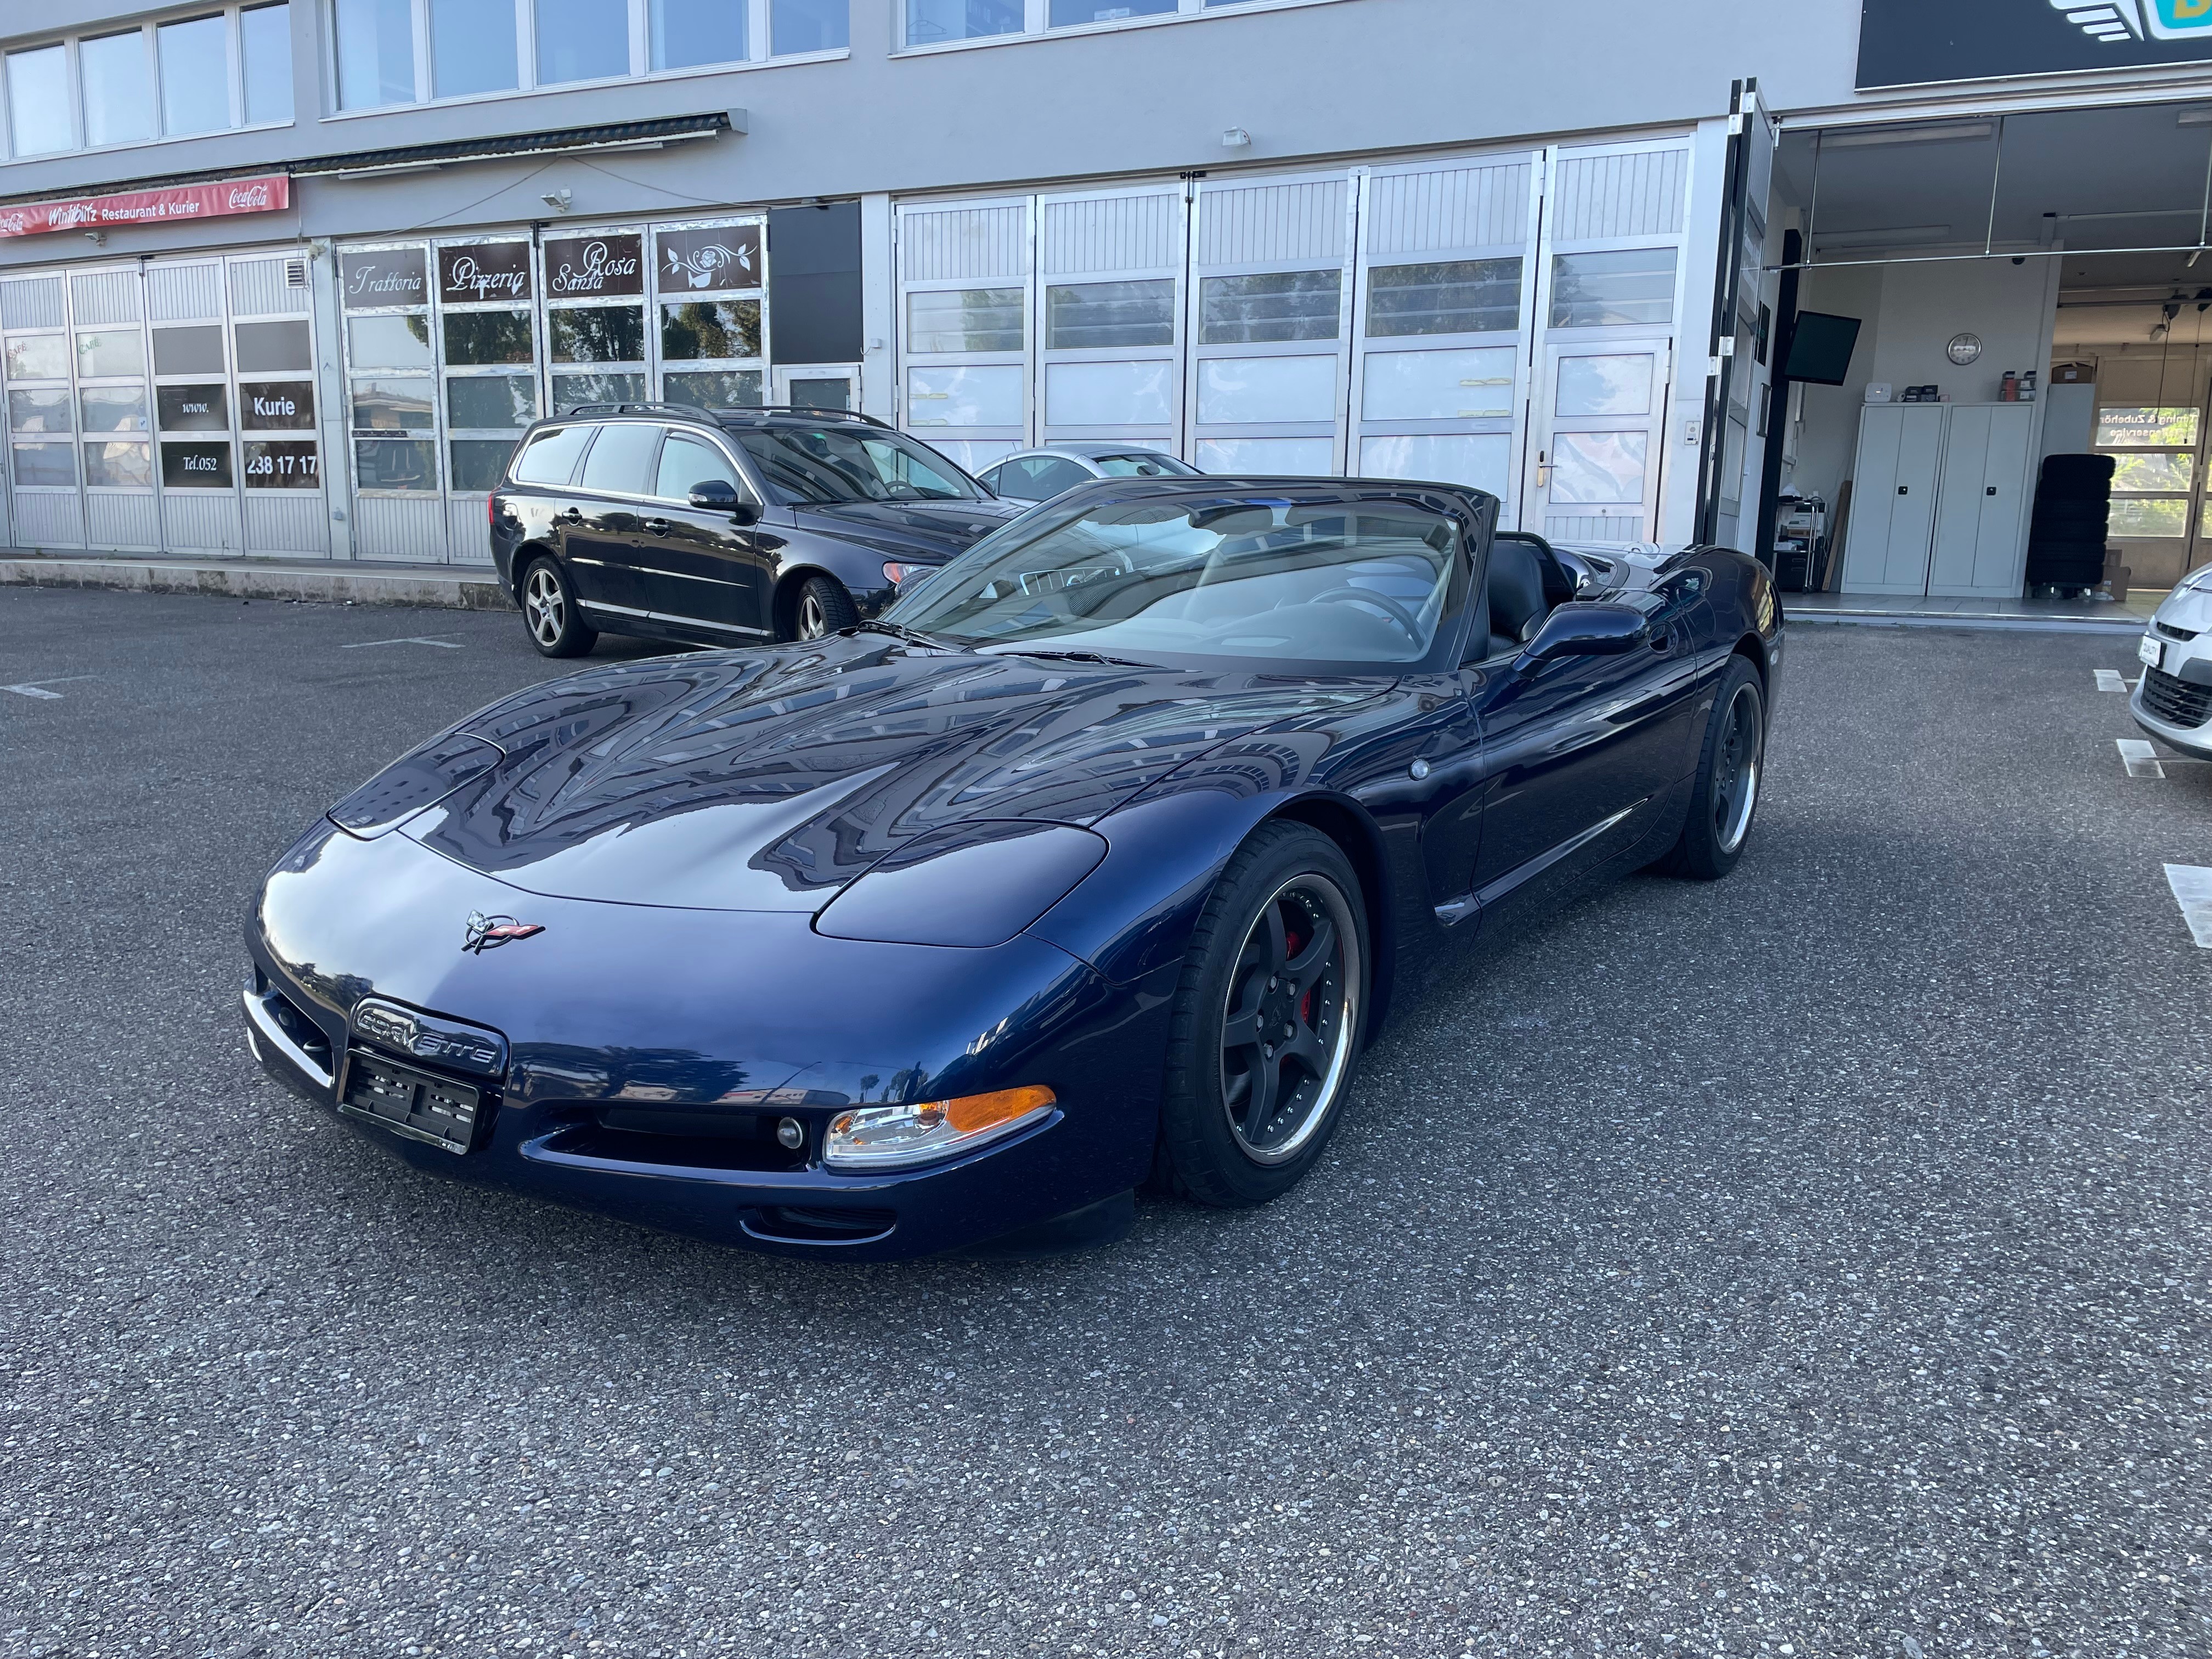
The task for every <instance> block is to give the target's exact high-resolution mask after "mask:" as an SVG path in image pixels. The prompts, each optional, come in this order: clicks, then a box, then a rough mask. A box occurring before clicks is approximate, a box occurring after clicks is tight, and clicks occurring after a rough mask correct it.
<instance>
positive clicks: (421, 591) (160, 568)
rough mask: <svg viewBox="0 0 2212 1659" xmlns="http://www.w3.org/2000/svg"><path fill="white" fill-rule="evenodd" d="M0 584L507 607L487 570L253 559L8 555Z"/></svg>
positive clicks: (2, 559) (0, 559) (1, 560)
mask: <svg viewBox="0 0 2212 1659" xmlns="http://www.w3.org/2000/svg"><path fill="white" fill-rule="evenodd" d="M0 583H15V584H19V585H23V586H33V587H112V588H120V589H124V590H126V591H131V592H142V593H202V594H207V595H210V596H212V597H215V598H219V599H306V600H313V601H317V602H319V603H322V604H325V605H344V604H353V605H429V606H435V607H438V608H441V609H444V610H448V611H511V610H513V608H514V607H513V605H510V604H509V603H508V602H507V595H506V594H504V593H502V592H500V586H499V580H498V578H496V577H495V576H494V575H493V574H491V573H490V572H489V571H483V572H477V571H469V572H465V573H464V572H461V571H458V570H453V569H451V568H447V567H445V566H441V565H427V566H426V565H410V566H400V567H397V568H378V567H377V566H374V565H360V564H334V563H333V564H320V563H319V564H288V563H264V562H259V561H257V560H216V559H204V560H203V559H131V558H120V557H118V558H100V557H99V556H88V557H85V558H70V557H67V556H59V557H58V556H52V555H14V556H0Z"/></svg>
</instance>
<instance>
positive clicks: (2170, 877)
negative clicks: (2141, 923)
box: [2166, 864, 2212, 951]
mask: <svg viewBox="0 0 2212 1659" xmlns="http://www.w3.org/2000/svg"><path fill="white" fill-rule="evenodd" d="M2166 885H2167V886H2169V887H2171V888H2172V889H2173V900H2174V902H2175V903H2177V904H2179V906H2180V907H2181V919H2182V920H2183V921H2185V922H2187V923H2188V924H2189V936H2190V938H2191V939H2195V940H2196V941H2197V949H2198V950H2200V951H2212V870H2208V869H2206V868H2205V867H2204V866H2203V865H2200V864H2169V865H2167V866H2166Z"/></svg>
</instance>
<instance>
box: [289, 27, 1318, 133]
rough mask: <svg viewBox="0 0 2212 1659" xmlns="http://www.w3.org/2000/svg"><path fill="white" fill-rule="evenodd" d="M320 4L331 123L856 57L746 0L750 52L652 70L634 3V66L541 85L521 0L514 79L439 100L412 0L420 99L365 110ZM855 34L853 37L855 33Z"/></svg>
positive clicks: (649, 30)
mask: <svg viewBox="0 0 2212 1659" xmlns="http://www.w3.org/2000/svg"><path fill="white" fill-rule="evenodd" d="M295 3H299V4H306V3H310V0H295ZM313 3H316V4H318V5H319V7H320V9H321V10H322V13H323V21H324V23H325V27H324V30H323V40H324V50H323V90H324V94H325V95H324V107H325V110H327V112H328V113H326V114H325V115H324V116H323V119H324V120H325V121H356V120H360V119H361V118H363V117H365V116H375V115H389V114H390V113H392V112H393V111H394V110H402V109H420V108H422V107H424V106H438V107H440V108H443V107H446V106H450V105H455V104H484V103H492V102H495V101H497V100H501V99H507V98H532V97H536V96H538V95H539V94H544V93H557V92H579V91H585V90H588V89H590V88H595V87H614V86H624V85H627V84H629V82H634V81H648V82H650V81H681V80H690V79H694V78H696V77H697V76H702V75H732V74H738V73H741V72H743V71H744V70H756V69H766V68H769V67H770V66H772V65H775V64H834V63H837V62H840V61H841V60H842V59H844V58H850V57H851V56H852V55H853V52H852V48H851V47H850V46H833V47H830V48H829V50H827V51H824V52H786V53H785V54H783V55H782V56H781V57H776V56H775V55H773V54H772V53H771V52H770V51H769V45H770V42H769V0H742V3H743V4H744V7H745V56H744V57H743V58H735V59H732V61H730V62H728V63H725V64H685V65H684V66H683V67H682V68H680V69H667V70H656V69H654V68H653V67H652V59H653V20H652V13H651V9H650V8H651V0H627V3H628V6H629V68H628V69H627V70H623V71H622V72H621V73H619V74H616V75H603V76H596V77H594V78H593V79H592V80H588V81H545V82H541V81H539V80H538V8H537V5H536V0H514V55H515V65H514V70H515V84H514V85H513V87H507V88H501V89H499V90H497V91H494V92H467V93H460V94H456V95H454V96H453V97H450V98H439V97H435V96H434V95H433V94H434V92H435V88H434V87H433V86H432V84H431V78H430V0H409V8H408V23H409V27H410V28H411V29H412V30H413V41H414V49H415V96H414V98H413V99H412V100H403V101H400V102H397V103H390V104H369V105H365V106H362V107H361V108H359V109H347V108H345V107H343V105H342V104H341V102H340V100H339V96H338V46H337V36H338V32H337V0H313ZM864 3H866V0H848V5H852V6H859V5H862V4H864ZM1258 3H1260V4H1262V5H1267V4H1279V3H1280V0H1258ZM1297 3H1299V4H1309V3H1312V0H1297ZM849 38H850V37H849V33H848V39H849Z"/></svg>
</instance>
